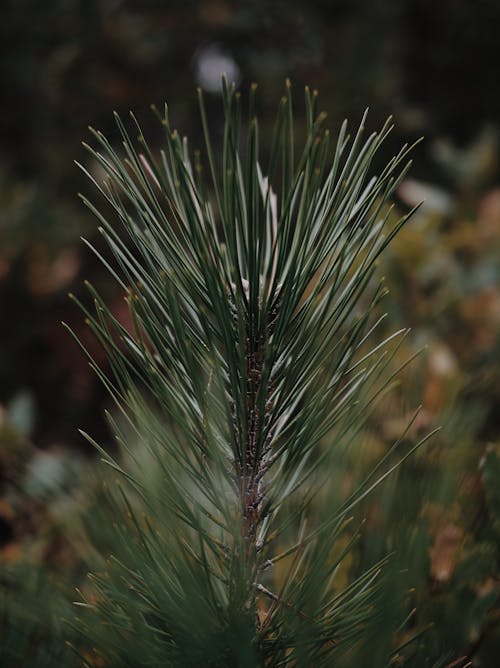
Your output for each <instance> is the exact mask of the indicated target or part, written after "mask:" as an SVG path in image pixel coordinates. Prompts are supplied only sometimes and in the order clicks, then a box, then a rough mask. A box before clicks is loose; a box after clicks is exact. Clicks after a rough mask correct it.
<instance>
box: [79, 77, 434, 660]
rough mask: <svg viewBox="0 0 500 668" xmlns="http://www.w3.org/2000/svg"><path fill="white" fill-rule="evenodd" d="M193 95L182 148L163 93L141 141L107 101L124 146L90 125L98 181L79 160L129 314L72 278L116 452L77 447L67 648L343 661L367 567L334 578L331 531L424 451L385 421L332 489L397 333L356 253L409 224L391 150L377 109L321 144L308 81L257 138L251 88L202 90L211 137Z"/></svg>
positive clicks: (366, 627) (388, 655)
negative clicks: (86, 572)
mask: <svg viewBox="0 0 500 668" xmlns="http://www.w3.org/2000/svg"><path fill="white" fill-rule="evenodd" d="M199 97H200V109H201V124H202V129H203V135H204V149H203V150H202V151H200V152H197V151H194V152H192V151H191V149H190V146H189V144H188V141H187V139H186V138H185V137H182V136H181V135H180V134H179V133H178V131H177V130H175V129H173V128H172V127H171V125H170V121H169V114H168V109H167V107H165V110H164V112H163V113H160V112H158V111H156V110H155V111H156V114H157V116H158V118H159V121H160V123H161V125H162V126H163V128H164V142H165V144H164V149H163V150H161V151H159V153H158V154H157V153H156V152H155V151H154V150H153V149H152V148H150V146H149V145H148V143H147V142H146V139H145V138H144V136H143V133H142V131H141V129H140V127H139V124H138V123H137V122H136V120H135V118H134V116H133V115H132V116H131V126H132V130H130V129H129V126H128V124H127V123H124V122H123V121H122V119H121V118H120V117H119V116H116V123H117V127H118V129H119V132H120V134H121V137H122V140H123V143H122V146H121V148H120V149H118V148H116V147H114V146H113V145H112V143H111V142H110V141H108V139H106V137H105V136H104V135H103V134H101V133H100V132H98V131H92V134H93V137H94V140H95V142H94V147H90V146H88V147H87V148H88V150H89V152H90V155H91V157H92V159H93V161H94V162H95V163H97V165H98V167H99V171H100V173H104V175H105V178H104V179H101V177H99V178H98V177H97V176H94V175H93V174H94V173H96V172H97V170H91V169H90V168H89V169H87V168H85V167H82V169H84V171H85V172H86V174H87V175H88V177H89V178H90V180H91V181H92V183H93V184H94V186H95V187H96V189H97V190H98V191H99V193H100V195H101V196H102V201H101V204H99V205H96V204H94V203H92V202H91V201H90V200H88V199H87V198H86V197H84V198H83V199H84V202H85V204H86V205H87V206H88V207H89V208H90V209H91V210H92V212H93V213H94V214H95V215H96V216H97V218H98V219H99V221H100V224H101V227H100V231H101V233H102V235H103V237H104V240H105V241H106V244H107V246H108V251H109V252H108V251H106V252H104V251H102V249H99V248H97V246H93V250H94V252H95V253H96V254H97V255H98V256H99V258H100V259H101V260H102V262H103V263H104V264H105V266H106V267H107V269H108V270H109V273H110V276H112V278H113V279H114V280H115V281H116V282H117V284H118V286H119V289H120V290H122V291H123V294H124V297H125V299H126V301H127V304H128V309H129V315H130V317H129V322H128V323H127V324H126V323H124V322H123V321H121V320H120V319H118V318H117V317H116V315H114V314H113V312H112V310H111V309H110V308H109V306H108V305H107V303H106V301H105V299H104V298H103V297H102V296H101V295H100V294H99V293H98V291H97V290H96V289H95V288H94V287H93V286H92V285H90V284H88V288H89V291H90V294H91V296H92V299H93V303H94V308H91V307H88V305H87V304H86V303H83V302H82V301H79V302H78V303H79V304H80V306H81V308H82V309H83V310H84V311H85V314H86V317H87V322H88V324H89V326H90V328H91V329H92V331H93V332H94V334H95V336H96V337H97V338H98V339H99V341H100V344H101V345H102V347H103V349H104V351H105V353H106V360H107V362H106V364H102V365H100V364H98V363H97V362H96V361H95V360H94V359H92V356H91V355H90V354H89V357H90V363H91V364H92V366H93V367H94V369H95V371H96V373H97V374H98V375H99V377H100V378H101V380H102V382H103V383H104V385H105V386H106V388H107V389H108V391H109V394H110V395H111V397H112V398H113V400H114V403H115V408H114V410H112V411H110V415H109V419H110V424H111V427H112V429H113V432H114V434H115V435H116V443H117V449H116V450H110V449H109V448H104V447H102V446H101V445H100V444H98V443H96V442H95V441H94V440H93V439H92V437H91V436H87V438H88V439H89V441H91V443H93V445H95V447H96V448H97V449H98V450H99V451H100V453H101V455H102V458H103V459H104V461H105V462H106V463H107V464H108V465H109V466H110V467H111V468H112V469H113V470H114V471H115V472H116V474H117V478H118V484H116V485H114V484H113V485H110V486H109V488H108V489H107V491H106V494H105V502H103V504H102V506H101V507H100V508H98V509H96V512H97V513H102V517H103V522H105V523H106V522H107V524H106V526H107V529H108V534H109V540H110V544H111V545H112V547H110V548H109V557H110V558H109V559H108V560H107V561H106V562H103V563H102V568H100V569H98V570H97V572H95V573H94V574H93V575H92V576H91V579H90V581H89V583H88V585H86V586H85V587H83V588H82V591H81V593H80V595H81V598H80V601H79V605H80V611H81V613H80V616H79V620H78V623H77V624H76V626H77V629H78V632H79V633H81V634H82V636H83V638H84V639H85V640H84V641H83V643H82V644H81V646H82V647H86V648H87V649H86V650H83V649H81V650H80V649H75V651H78V652H80V653H81V660H82V662H83V665H86V666H101V665H102V666H106V668H114V667H116V668H125V667H129V668H138V667H140V666H144V667H146V666H148V667H155V668H159V667H160V666H162V667H164V666H172V667H174V666H179V667H185V668H189V667H195V666H196V667H199V666H211V667H221V668H222V667H226V666H241V667H248V668H251V667H252V668H253V667H255V666H268V667H273V668H275V667H276V668H277V667H278V666H317V667H319V666H332V665H336V666H337V665H338V666H350V665H352V666H354V665H359V664H356V656H357V654H356V652H357V649H356V648H359V647H360V646H363V644H366V643H368V641H370V642H376V639H375V640H374V639H373V637H372V636H373V629H374V628H378V629H379V628H380V624H379V623H378V621H379V620H380V618H381V614H382V613H381V611H380V609H379V607H378V606H379V604H380V603H381V600H382V599H381V598H380V591H381V589H380V582H381V581H382V579H383V577H382V576H383V571H384V567H385V560H384V562H382V563H376V564H373V565H372V567H371V568H369V569H368V570H366V572H364V573H363V574H362V575H361V576H358V577H355V578H354V579H352V578H351V579H349V578H347V582H346V576H345V569H344V561H345V557H346V555H347V554H348V553H349V550H350V547H351V545H352V540H355V538H356V535H357V532H353V533H352V532H351V533H349V535H350V536H351V537H352V536H354V537H353V538H352V540H349V541H346V540H345V537H346V535H347V533H346V526H347V524H348V523H349V521H350V518H351V515H352V511H353V509H354V508H355V506H356V504H358V503H359V502H360V501H361V500H362V499H364V498H365V497H366V496H367V495H368V494H370V493H371V492H372V490H373V489H374V488H375V487H376V486H377V485H379V484H380V483H381V482H382V481H383V480H384V479H385V478H386V477H387V476H388V475H389V474H390V473H391V472H392V471H393V470H394V468H395V467H397V466H398V465H399V464H400V463H401V461H402V460H403V459H404V458H406V457H408V456H409V455H410V454H411V452H413V450H414V449H415V448H416V447H418V446H419V445H420V443H421V442H419V443H411V445H410V446H408V442H407V440H405V439H404V434H403V435H402V437H401V439H398V440H397V441H396V442H395V443H394V444H393V445H392V446H391V447H390V448H389V449H388V451H387V452H386V454H385V455H384V457H383V458H382V459H381V460H380V461H379V462H378V463H377V465H376V466H375V467H374V468H373V469H372V470H371V472H370V473H369V474H368V475H367V477H366V478H365V479H364V480H363V481H361V482H360V483H359V484H357V485H356V486H355V488H354V489H351V490H349V491H348V492H347V493H346V494H344V495H343V496H342V494H341V493H340V490H339V485H338V484H337V480H338V477H336V471H335V470H334V460H335V458H334V457H332V453H338V452H339V451H341V450H342V449H343V448H345V447H350V448H356V447H357V438H358V437H359V434H360V432H361V429H362V427H363V425H364V424H365V423H366V420H367V419H368V417H369V415H370V414H371V412H372V409H373V407H374V406H375V405H376V403H377V402H378V401H379V400H380V399H381V398H382V397H383V396H384V395H385V394H386V393H387V392H388V391H389V390H390V388H391V387H392V386H393V383H394V380H395V376H394V373H393V366H392V360H393V356H394V354H395V351H396V350H397V348H398V346H399V345H400V343H401V341H402V340H403V338H404V336H405V332H404V331H399V332H396V333H393V334H390V335H389V336H387V335H386V334H383V335H381V334H380V332H381V331H383V328H382V321H383V318H384V316H383V314H381V311H380V307H379V303H380V300H381V299H382V297H383V295H384V294H385V292H386V290H385V287H384V286H383V282H382V280H381V279H380V278H379V277H377V274H376V265H377V259H378V258H379V256H380V254H381V253H382V252H383V251H384V249H385V248H386V246H387V244H389V243H390V241H391V239H392V238H393V237H394V235H395V234H397V232H398V231H399V230H400V228H401V227H402V225H404V223H405V222H406V220H407V219H408V217H409V215H410V214H408V215H405V216H404V217H403V218H401V219H400V220H399V221H398V222H396V223H394V213H393V210H392V208H391V207H390V206H389V205H388V203H389V201H390V199H391V197H392V195H393V194H394V192H395V190H396V189H397V188H398V185H399V184H400V183H401V180H402V179H403V178H404V176H405V174H406V172H407V169H408V166H409V163H408V153H409V151H410V148H409V147H407V146H404V147H403V148H402V149H401V151H400V152H399V153H398V154H397V155H396V156H395V157H393V158H392V159H391V160H390V161H389V162H388V164H387V165H386V166H383V167H382V168H379V169H378V172H377V173H376V174H374V171H375V170H374V167H373V163H374V159H375V158H376V155H377V151H378V149H379V147H380V146H381V144H382V143H383V142H384V140H385V139H386V137H387V135H388V134H389V132H390V131H391V122H390V120H389V121H387V123H386V124H385V125H384V126H383V127H382V129H381V130H380V131H379V132H377V133H373V134H371V135H370V136H368V137H367V138H366V139H365V138H364V123H365V118H363V120H362V122H361V125H360V127H359V129H358V130H357V132H356V133H355V134H354V136H353V138H352V139H350V138H349V136H348V131H347V125H346V123H344V124H343V125H342V127H341V128H340V131H339V133H338V136H337V137H336V138H335V139H334V141H332V136H331V134H330V132H329V131H328V130H325V129H323V123H324V120H325V115H324V114H322V113H318V110H317V94H316V92H310V91H309V90H308V89H307V88H306V90H305V112H306V113H305V126H301V127H298V128H297V127H294V121H293V111H292V92H291V87H290V85H289V83H288V82H287V84H286V91H285V95H284V96H283V97H282V98H281V101H280V102H279V108H278V113H277V119H276V124H275V127H274V134H273V136H272V137H271V138H270V139H269V142H266V145H265V146H264V144H263V142H262V141H261V139H260V136H259V123H258V120H257V115H256V92H255V87H252V88H251V89H250V91H249V95H248V99H247V100H245V103H244V104H243V102H242V98H241V96H240V94H239V93H238V92H236V91H235V89H234V87H233V86H230V85H228V84H227V83H226V82H225V81H223V82H222V104H223V108H224V115H225V124H224V132H223V140H222V142H221V144H222V146H221V148H220V150H219V148H214V146H213V144H212V139H211V136H210V131H209V122H208V120H207V113H206V110H205V105H204V101H203V97H202V95H201V92H200V94H199ZM243 106H244V107H245V108H246V109H248V111H247V112H245V113H244V112H243V111H242V108H243ZM299 136H302V138H303V139H302V142H301V144H300V146H299ZM410 213H411V212H410ZM83 301H84V300H83ZM87 354H88V353H87ZM424 440H425V439H424ZM109 518H111V519H112V521H110V520H109ZM94 519H95V518H94ZM374 620H378V621H377V624H378V625H375V624H374ZM401 621H403V620H402V619H401ZM394 630H395V629H394ZM389 631H390V632H391V631H392V630H389ZM370 634H371V635H370ZM391 637H392V636H391ZM410 639H411V638H410V637H409V636H406V637H405V642H407V641H409V640H410ZM75 645H76V646H78V645H79V643H75ZM89 647H92V648H93V649H92V650H89V649H88V648H89ZM384 647H385V646H384ZM384 652H385V653H384V656H383V657H382V659H381V662H380V665H387V664H389V663H390V662H391V661H393V660H400V659H401V660H402V659H403V658H404V656H405V652H404V649H402V648H399V647H397V646H396V645H394V644H393V645H392V646H391V645H390V643H389V644H388V646H387V651H385V650H384ZM377 661H378V659H377ZM373 665H375V664H373ZM377 665H379V663H377Z"/></svg>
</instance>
